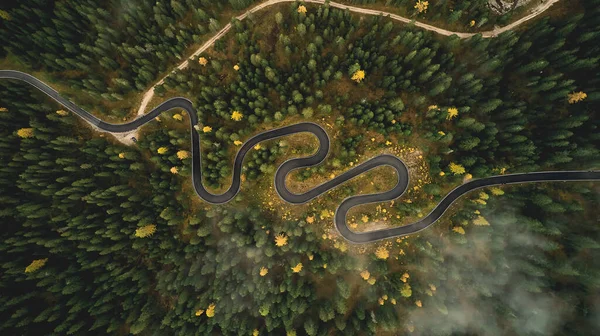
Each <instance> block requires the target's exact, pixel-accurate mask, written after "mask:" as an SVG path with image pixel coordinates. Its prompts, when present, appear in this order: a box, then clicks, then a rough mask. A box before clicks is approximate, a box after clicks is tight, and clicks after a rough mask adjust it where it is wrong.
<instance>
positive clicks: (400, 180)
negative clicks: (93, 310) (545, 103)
mask: <svg viewBox="0 0 600 336" xmlns="http://www.w3.org/2000/svg"><path fill="white" fill-rule="evenodd" d="M0 79H13V80H19V81H22V82H25V83H27V84H30V85H32V86H33V87H35V88H36V89H38V90H40V91H41V92H43V93H45V94H46V95H47V96H49V97H50V98H52V99H54V100H55V101H56V102H58V103H59V104H61V105H63V106H64V107H65V108H67V109H68V110H69V111H71V112H73V113H75V114H76V115H78V116H79V117H81V118H82V119H84V120H85V121H87V122H88V123H90V124H91V125H93V126H94V127H96V128H99V129H101V130H103V131H106V132H111V133H124V132H129V131H132V130H135V129H137V128H139V127H142V126H144V125H145V124H147V123H148V122H151V121H152V120H153V119H154V118H155V117H157V116H158V115H160V114H161V113H163V112H165V111H168V110H171V109H173V108H182V109H184V110H185V111H186V112H187V115H188V116H189V118H190V135H191V144H192V183H193V184H194V189H195V190H196V193H197V194H198V196H200V198H202V199H203V200H205V201H207V202H209V203H214V204H220V203H226V202H229V201H230V200H231V199H233V198H234V197H235V195H237V193H238V192H239V191H240V185H241V179H240V176H241V172H242V163H243V162H244V158H245V157H246V154H247V153H248V152H249V151H250V150H251V149H252V148H253V147H254V146H255V145H256V144H258V143H259V142H261V141H265V140H271V139H276V138H279V137H282V136H286V135H290V134H295V133H302V132H308V133H312V134H314V135H315V136H316V137H317V139H318V140H319V149H318V151H317V152H316V153H315V154H314V155H312V156H309V157H301V158H295V159H290V160H288V161H286V162H284V163H283V164H282V165H281V166H279V168H278V169H277V172H276V173H275V189H276V190H277V193H278V194H279V196H280V197H281V198H282V199H283V200H285V201H286V202H289V203H292V204H301V203H305V202H308V201H310V200H312V199H313V198H315V197H318V196H319V195H322V194H323V193H325V192H326V191H328V190H331V189H333V188H335V187H337V186H339V185H340V184H343V183H345V182H347V181H349V180H351V179H353V178H354V177H356V176H358V175H360V174H363V173H365V172H367V171H369V170H371V169H373V168H375V167H379V166H390V167H392V168H394V170H395V171H396V176H397V183H396V185H395V186H394V187H393V188H392V189H390V190H388V191H386V192H383V193H378V194H369V195H359V196H352V197H348V198H346V199H345V200H344V201H342V203H341V204H340V205H339V206H338V208H337V210H336V212H335V217H334V221H335V227H336V228H337V230H338V231H339V233H340V234H341V235H342V237H344V238H346V239H347V240H348V241H350V242H352V243H369V242H373V241H376V240H380V239H385V238H391V237H398V236H406V235H410V234H413V233H415V232H419V231H421V230H424V229H426V228H427V227H429V226H430V225H432V224H433V223H435V222H436V221H437V220H438V219H440V217H441V216H442V215H443V214H444V212H445V211H446V210H447V209H448V207H450V205H451V204H452V203H454V201H456V200H457V199H458V198H459V197H461V196H462V195H464V194H466V193H468V192H470V191H472V190H475V189H479V188H484V187H488V186H493V185H499V184H512V183H527V182H550V181H565V182H566V181H593V180H596V181H597V180H600V171H563V172H557V171H555V172H534V173H522V174H511V175H499V176H491V177H486V178H482V179H476V180H471V181H469V182H467V183H464V184H462V185H460V186H458V187H457V188H455V189H454V190H452V191H451V192H450V193H448V195H446V196H445V197H444V198H443V199H442V201H441V202H440V203H439V204H438V205H437V206H436V207H435V208H434V209H433V211H431V213H429V215H427V217H425V218H423V219H421V220H420V221H418V222H415V223H411V224H408V225H405V226H400V227H394V228H389V229H382V230H376V231H368V232H361V233H358V232H354V231H352V230H350V228H349V227H348V226H347V225H346V214H347V213H348V211H349V210H350V209H351V208H353V207H355V206H358V205H361V204H367V203H376V202H386V201H391V200H394V199H396V198H398V197H400V196H402V194H403V193H404V191H406V188H407V187H408V183H409V175H408V169H407V168H406V165H405V164H404V163H403V162H402V160H400V159H399V158H397V157H395V156H392V155H379V156H376V157H374V158H372V159H370V160H368V161H366V162H364V163H362V164H360V165H358V166H356V167H354V168H352V169H350V170H348V171H346V172H345V173H343V174H341V175H339V176H337V177H335V178H334V179H332V180H329V181H327V182H325V183H323V184H321V185H318V186H316V187H314V188H313V189H311V190H309V191H307V192H305V193H303V194H295V193H293V192H291V191H290V190H288V188H287V186H286V183H285V178H286V176H287V175H288V174H289V173H290V172H291V171H292V170H295V169H299V168H304V167H311V166H314V165H317V164H319V163H321V162H323V161H324V160H325V158H326V157H327V154H328V153H329V146H330V142H329V136H328V135H327V132H325V130H324V129H323V128H322V127H321V126H319V125H317V124H314V123H308V122H304V123H298V124H294V125H290V126H285V127H281V128H277V129H273V130H270V131H266V132H263V133H260V134H257V135H255V136H253V137H252V138H250V139H249V140H248V141H246V142H245V143H244V144H243V145H242V147H241V148H240V149H239V151H238V152H237V155H236V156H235V160H234V162H233V176H232V181H231V186H230V187H229V189H228V190H227V191H225V192H224V193H222V194H219V195H215V194H211V193H210V192H209V191H208V190H206V188H204V185H203V184H202V164H201V151H200V135H199V134H198V132H197V131H196V129H195V126H196V125H197V124H198V116H197V114H196V109H195V108H194V106H193V105H192V102H191V101H189V100H188V99H186V98H182V97H178V98H172V99H169V100H167V101H165V102H163V103H162V104H160V105H158V106H157V107H155V108H154V109H152V110H151V111H150V112H148V113H147V114H145V115H143V116H142V117H140V118H138V119H135V120H133V121H131V122H129V123H126V124H109V123H107V122H104V121H102V120H100V119H98V118H96V117H95V116H93V115H92V114H91V113H89V112H87V111H86V110H84V109H82V108H80V107H79V106H77V105H75V104H73V103H72V102H71V101H69V100H67V99H66V98H63V97H61V96H60V95H59V94H58V92H57V91H56V90H54V89H52V88H51V87H49V86H48V85H46V84H45V83H44V82H42V81H40V80H39V79H37V78H35V77H33V76H31V75H29V74H26V73H23V72H20V71H13V70H0Z"/></svg>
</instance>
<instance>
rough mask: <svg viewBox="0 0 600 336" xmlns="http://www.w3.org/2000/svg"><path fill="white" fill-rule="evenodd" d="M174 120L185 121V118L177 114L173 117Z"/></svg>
mask: <svg viewBox="0 0 600 336" xmlns="http://www.w3.org/2000/svg"><path fill="white" fill-rule="evenodd" d="M173 119H175V120H177V121H182V120H183V116H182V115H181V114H179V113H176V114H174V115H173Z"/></svg>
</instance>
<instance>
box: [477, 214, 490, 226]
mask: <svg viewBox="0 0 600 336" xmlns="http://www.w3.org/2000/svg"><path fill="white" fill-rule="evenodd" d="M473 224H475V225H479V226H489V225H490V222H488V221H487V219H485V217H483V216H477V218H475V219H474V220H473Z"/></svg>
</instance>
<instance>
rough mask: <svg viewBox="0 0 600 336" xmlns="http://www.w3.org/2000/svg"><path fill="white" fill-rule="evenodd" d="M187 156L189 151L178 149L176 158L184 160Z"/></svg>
mask: <svg viewBox="0 0 600 336" xmlns="http://www.w3.org/2000/svg"><path fill="white" fill-rule="evenodd" d="M189 157H190V152H188V151H185V150H180V151H178V152H177V158H178V159H179V160H185V159H187V158H189Z"/></svg>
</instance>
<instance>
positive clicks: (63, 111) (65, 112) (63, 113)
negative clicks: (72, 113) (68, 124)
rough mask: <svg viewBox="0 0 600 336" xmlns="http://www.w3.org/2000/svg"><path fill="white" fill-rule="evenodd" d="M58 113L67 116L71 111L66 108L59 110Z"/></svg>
mask: <svg viewBox="0 0 600 336" xmlns="http://www.w3.org/2000/svg"><path fill="white" fill-rule="evenodd" d="M56 114H58V115H59V116H63V117H64V116H66V115H68V114H69V112H67V111H65V110H57V111H56Z"/></svg>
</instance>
